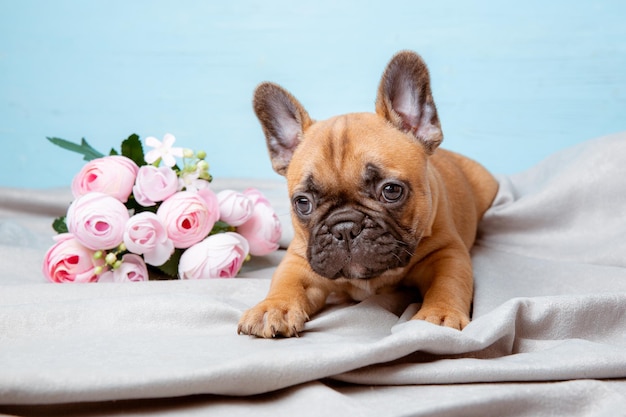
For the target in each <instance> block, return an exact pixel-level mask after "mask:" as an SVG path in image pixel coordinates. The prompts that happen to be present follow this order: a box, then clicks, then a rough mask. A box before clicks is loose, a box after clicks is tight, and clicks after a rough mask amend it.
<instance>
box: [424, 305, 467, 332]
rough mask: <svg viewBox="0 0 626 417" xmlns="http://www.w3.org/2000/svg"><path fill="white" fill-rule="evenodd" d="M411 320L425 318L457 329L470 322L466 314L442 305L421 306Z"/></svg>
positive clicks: (430, 321)
mask: <svg viewBox="0 0 626 417" xmlns="http://www.w3.org/2000/svg"><path fill="white" fill-rule="evenodd" d="M413 320H425V321H427V322H429V323H433V324H437V325H439V326H446V327H451V328H453V329H457V330H463V328H464V327H465V326H467V325H468V324H469V322H470V319H469V316H468V315H467V314H465V313H463V312H462V311H459V310H457V309H454V308H452V307H450V306H443V305H433V306H422V308H421V309H420V310H419V311H418V312H417V314H416V315H415V316H413Z"/></svg>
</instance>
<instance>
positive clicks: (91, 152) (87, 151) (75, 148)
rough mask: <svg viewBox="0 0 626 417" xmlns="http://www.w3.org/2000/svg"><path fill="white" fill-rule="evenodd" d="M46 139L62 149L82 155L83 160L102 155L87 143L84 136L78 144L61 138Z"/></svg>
mask: <svg viewBox="0 0 626 417" xmlns="http://www.w3.org/2000/svg"><path fill="white" fill-rule="evenodd" d="M46 139H48V140H49V141H50V142H52V143H54V144H55V145H57V146H60V147H61V148H63V149H67V150H68V151H72V152H76V153H79V154H81V155H83V159H84V160H85V161H91V160H92V159H97V158H102V157H103V156H104V155H103V154H102V153H100V152H98V151H97V150H95V149H94V148H93V147H92V146H91V145H90V144H89V143H87V141H86V140H85V138H82V139H81V141H80V144H78V143H74V142H70V141H69V140H65V139H61V138H50V137H46Z"/></svg>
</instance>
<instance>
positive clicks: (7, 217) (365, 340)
mask: <svg viewBox="0 0 626 417" xmlns="http://www.w3.org/2000/svg"><path fill="white" fill-rule="evenodd" d="M248 186H256V187H258V188H261V189H262V190H263V191H264V192H265V193H266V194H267V195H268V196H270V198H271V199H272V200H273V202H274V205H275V207H276V209H277V211H278V212H279V213H280V214H281V216H282V217H283V218H284V220H285V222H284V224H285V226H286V234H285V243H286V242H287V241H288V240H289V236H290V229H289V220H288V201H287V199H286V196H285V191H284V186H283V184H281V183H280V182H270V181H264V182H259V181H234V180H233V181H230V180H224V181H221V182H218V183H216V187H218V188H246V187H248ZM70 200H71V195H70V194H69V191H68V190H46V191H35V190H15V189H3V190H0V262H1V265H2V269H1V272H0V404H3V405H0V411H4V412H6V413H13V414H17V415H47V414H50V413H58V414H71V415H83V414H84V415H100V413H101V414H102V415H109V414H114V413H117V412H120V413H123V414H124V415H132V414H133V413H137V414H140V413H142V412H152V413H155V414H163V415H165V414H167V415H173V414H181V415H189V414H193V413H198V415H206V413H207V412H210V415H212V416H213V415H236V414H242V415H272V416H276V415H302V416H306V415H323V413H332V415H363V416H370V415H372V416H373V415H385V416H395V415H398V416H399V415H409V414H410V415H440V416H444V415H464V416H470V415H477V416H478V415H480V416H485V415H528V416H543V415H546V416H547V415H554V414H557V415H568V416H579V415H580V416H583V415H606V416H613V415H620V413H623V410H624V409H625V408H624V405H625V404H626V397H625V395H626V382H625V378H626V133H624V134H617V135H612V136H608V137H604V138H600V139H596V140H591V141H589V142H586V143H584V144H582V145H579V146H576V147H574V148H571V149H568V150H565V151H562V152H560V153H558V154H556V155H554V156H553V157H551V158H549V159H548V160H546V161H544V162H543V163H541V164H539V165H538V166H536V167H534V168H533V169H531V170H529V171H527V172H524V173H521V174H519V175H515V176H510V177H500V191H499V193H498V196H497V198H496V201H495V203H494V206H493V207H492V208H491V209H490V210H489V212H488V213H487V215H486V217H485V219H484V221H483V222H482V224H481V231H480V237H479V240H478V243H477V245H476V247H475V248H474V250H473V260H474V271H475V278H476V284H475V288H476V294H475V300H474V310H473V321H472V323H471V324H470V325H469V326H468V327H467V328H466V329H465V330H464V331H462V332H458V331H455V330H451V329H448V328H442V327H437V326H434V325H431V324H427V323H424V322H420V321H410V320H408V318H409V317H411V316H412V315H413V314H414V312H415V311H416V309H417V308H418V304H416V303H415V300H413V299H411V298H410V297H408V296H403V295H384V296H376V297H372V298H370V299H368V300H366V301H363V302H360V303H351V304H340V305H331V306H329V307H328V308H327V309H325V310H324V311H323V312H322V313H321V314H319V315H317V316H315V317H313V320H311V321H310V322H309V323H308V324H307V327H306V332H305V333H303V334H302V337H300V338H297V339H295V338H294V339H276V340H261V339H255V338H251V337H247V336H239V335H237V332H236V328H237V321H238V319H239V316H240V315H241V313H242V312H243V311H244V310H245V309H246V308H248V307H250V306H252V305H253V304H255V303H256V302H258V301H259V300H261V299H262V298H263V297H264V295H265V293H266V291H267V288H268V284H269V279H268V278H269V277H270V276H271V273H272V271H273V268H274V267H275V265H276V264H277V262H278V261H279V259H280V257H281V255H282V253H281V252H279V253H277V254H276V255H274V256H270V257H267V258H262V259H257V260H256V261H254V262H253V263H251V264H250V265H248V266H247V267H246V269H245V271H244V273H243V275H242V277H240V278H236V279H226V280H218V279H214V280H200V281H194V282H190V281H167V282H147V283H136V284H86V285H67V284H66V285H55V284H49V283H47V282H45V280H44V279H43V277H42V275H41V272H40V269H41V260H42V257H43V254H44V252H45V250H46V249H47V248H48V246H49V245H50V244H51V242H52V241H51V236H52V230H51V229H50V228H49V224H50V221H51V218H52V217H54V216H55V215H58V214H61V213H63V212H64V211H65V209H66V208H67V204H68V203H69V201H70ZM120 400H128V401H120Z"/></svg>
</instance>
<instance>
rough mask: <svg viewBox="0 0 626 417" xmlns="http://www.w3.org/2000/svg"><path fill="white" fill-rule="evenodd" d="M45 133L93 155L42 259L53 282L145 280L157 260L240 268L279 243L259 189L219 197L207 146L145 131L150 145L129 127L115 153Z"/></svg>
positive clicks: (175, 267) (187, 273)
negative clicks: (180, 144) (179, 143)
mask: <svg viewBox="0 0 626 417" xmlns="http://www.w3.org/2000/svg"><path fill="white" fill-rule="evenodd" d="M48 139H49V140H50V141H51V142H53V143H54V144H56V145H59V146H61V147H63V148H65V149H68V150H71V151H74V152H78V153H80V154H82V155H83V156H84V158H85V159H86V160H87V161H88V163H87V164H86V165H85V166H84V167H83V169H82V170H81V172H80V173H79V174H77V175H76V177H75V178H74V180H73V182H72V191H73V193H74V196H75V199H74V201H73V202H72V203H71V204H70V206H69V208H68V211H67V214H66V216H64V217H59V218H57V219H55V221H54V223H53V228H54V230H56V231H57V232H58V233H59V236H58V237H57V239H56V241H57V242H56V243H55V244H54V245H53V246H52V247H51V248H50V249H49V250H48V251H47V253H46V256H45V258H44V262H43V265H42V270H43V273H44V275H45V276H46V278H47V279H48V280H50V281H52V282H133V281H144V280H148V279H149V278H150V275H149V274H150V273H152V271H153V268H152V267H154V268H157V269H158V270H159V271H160V273H159V275H160V276H161V274H165V275H167V276H169V277H171V278H174V277H178V278H180V279H197V278H208V277H233V276H235V275H237V273H238V272H239V271H240V269H241V267H242V265H243V263H244V262H245V261H246V260H247V259H248V258H249V255H250V254H253V255H265V254H268V253H269V252H271V251H272V250H275V249H277V248H278V243H277V242H278V239H279V238H280V234H281V228H280V223H279V222H278V217H277V216H276V214H275V213H274V211H273V210H272V208H271V206H270V204H269V201H268V200H267V199H266V198H265V197H264V196H263V195H262V194H261V193H260V192H259V191H257V190H247V191H246V192H244V193H240V192H237V191H233V190H227V191H223V192H221V193H219V197H218V195H216V194H215V193H214V192H213V191H212V190H211V189H210V187H209V183H210V182H211V181H212V176H211V174H210V173H209V164H208V162H207V161H205V158H206V152H204V151H198V152H194V151H192V150H190V149H185V150H183V149H182V148H174V147H173V144H174V141H175V138H174V136H172V135H171V134H166V135H165V137H164V138H163V141H162V142H161V141H159V140H157V139H155V138H153V137H150V138H148V139H146V145H147V146H151V147H153V148H154V149H152V150H151V151H149V152H148V153H147V154H145V153H144V149H143V146H142V144H141V141H140V140H139V136H137V135H135V134H132V135H130V136H129V137H128V138H127V139H125V140H124V141H123V142H122V146H121V155H119V154H118V152H117V151H116V150H115V149H112V150H111V155H110V156H103V154H102V153H100V152H98V151H97V150H95V149H94V148H93V147H91V145H89V144H88V143H87V141H85V140H84V139H82V140H81V142H80V143H72V142H69V141H66V140H64V139H60V138H48ZM176 157H178V158H181V157H182V158H183V160H182V164H180V165H178V164H177V163H176V159H175V158H176ZM160 161H163V162H164V164H163V165H162V166H159V165H160ZM235 232H238V233H235ZM148 265H150V266H151V268H150V269H149V268H148Z"/></svg>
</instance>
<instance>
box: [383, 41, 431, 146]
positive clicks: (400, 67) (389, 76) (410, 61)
mask: <svg viewBox="0 0 626 417" xmlns="http://www.w3.org/2000/svg"><path fill="white" fill-rule="evenodd" d="M376 113H378V114H379V115H380V116H382V117H384V118H385V119H387V120H388V121H389V122H391V124H393V125H394V126H395V127H396V128H398V129H400V130H401V131H403V132H405V133H409V134H411V135H413V136H414V137H415V138H416V139H417V140H418V141H419V142H421V143H422V144H423V145H424V148H425V149H426V151H427V152H428V153H433V152H434V151H435V149H436V148H437V147H438V146H439V144H441V141H442V140H443V132H442V131H441V124H440V123H439V117H438V116H437V108H436V107H435V102H434V101H433V96H432V92H431V90H430V76H429V74H428V68H427V67H426V64H425V63H424V61H423V60H422V58H421V57H420V56H419V55H418V54H416V53H415V52H412V51H402V52H399V53H397V54H396V55H395V56H394V57H393V58H392V59H391V61H390V62H389V64H388V65H387V68H386V69H385V72H384V73H383V76H382V78H381V80H380V85H379V86H378V96H377V97H376Z"/></svg>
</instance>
